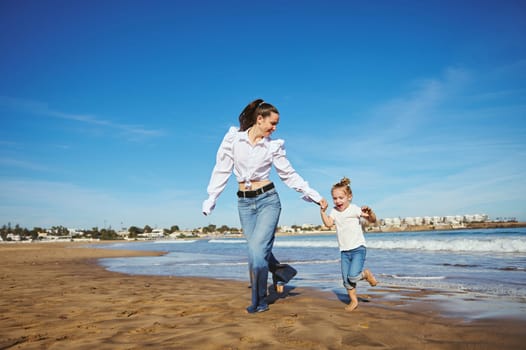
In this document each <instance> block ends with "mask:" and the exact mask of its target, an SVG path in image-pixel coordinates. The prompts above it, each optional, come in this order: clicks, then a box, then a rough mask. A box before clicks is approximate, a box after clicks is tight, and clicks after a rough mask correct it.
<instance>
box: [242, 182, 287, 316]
mask: <svg viewBox="0 0 526 350" xmlns="http://www.w3.org/2000/svg"><path fill="white" fill-rule="evenodd" d="M238 210H239V219H240V221H241V226H242V228H243V234H244V235H245V238H246V239H247V245H248V267H249V271H250V283H251V285H252V304H251V306H252V307H258V306H265V305H267V302H266V301H265V296H266V295H267V279H268V273H269V269H268V264H269V259H270V256H271V253H272V246H273V245H274V237H275V232H276V228H277V226H278V221H279V215H280V213H281V202H280V200H279V196H278V193H277V192H276V190H275V189H272V190H270V191H267V192H265V193H263V194H261V195H259V196H257V197H254V198H238Z"/></svg>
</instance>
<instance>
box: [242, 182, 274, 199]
mask: <svg viewBox="0 0 526 350" xmlns="http://www.w3.org/2000/svg"><path fill="white" fill-rule="evenodd" d="M273 188H274V183H272V182H271V183H269V184H268V185H265V186H263V187H260V188H258V189H257V190H254V191H237V196H238V197H240V198H254V197H257V196H259V195H260V194H263V193H265V192H267V191H270V190H271V189H273Z"/></svg>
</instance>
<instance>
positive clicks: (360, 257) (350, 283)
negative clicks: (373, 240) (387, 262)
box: [340, 245, 367, 289]
mask: <svg viewBox="0 0 526 350" xmlns="http://www.w3.org/2000/svg"><path fill="white" fill-rule="evenodd" d="M366 253H367V249H366V248H365V247H364V246H363V245H361V246H359V247H358V248H354V249H351V250H344V251H342V252H341V253H340V254H341V264H342V279H343V286H344V287H345V288H346V289H354V288H356V283H357V282H358V281H359V280H361V279H363V273H362V271H363V265H364V262H365V255H366Z"/></svg>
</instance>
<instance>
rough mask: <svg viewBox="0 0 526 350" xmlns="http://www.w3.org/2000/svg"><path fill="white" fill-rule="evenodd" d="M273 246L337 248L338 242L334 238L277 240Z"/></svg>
mask: <svg viewBox="0 0 526 350" xmlns="http://www.w3.org/2000/svg"><path fill="white" fill-rule="evenodd" d="M274 246H275V247H281V248H338V242H337V241H336V240H335V239H331V240H319V241H307V240H305V241H277V242H275V243H274Z"/></svg>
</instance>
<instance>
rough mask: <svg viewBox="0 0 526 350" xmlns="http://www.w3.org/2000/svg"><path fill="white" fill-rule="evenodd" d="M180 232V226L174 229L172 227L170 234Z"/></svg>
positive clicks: (174, 226) (175, 226)
mask: <svg viewBox="0 0 526 350" xmlns="http://www.w3.org/2000/svg"><path fill="white" fill-rule="evenodd" d="M178 231H181V230H180V229H179V226H177V225H173V226H172V227H170V233H174V232H178Z"/></svg>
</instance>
